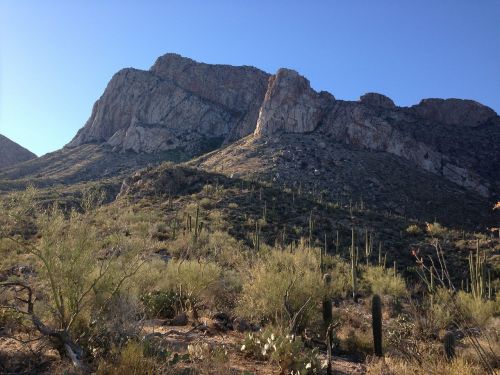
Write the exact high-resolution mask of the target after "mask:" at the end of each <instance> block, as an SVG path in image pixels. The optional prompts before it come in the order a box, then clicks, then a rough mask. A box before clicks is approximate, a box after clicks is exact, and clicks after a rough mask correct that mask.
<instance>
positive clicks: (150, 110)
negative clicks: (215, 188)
mask: <svg viewBox="0 0 500 375" xmlns="http://www.w3.org/2000/svg"><path fill="white" fill-rule="evenodd" d="M268 76H269V75H268V74H267V73H264V72H262V71H260V70H258V69H256V68H253V67H247V66H243V67H236V66H229V65H210V64H203V63H198V62H196V61H194V60H191V59H188V58H185V57H182V56H180V55H177V54H166V55H164V56H162V57H160V58H158V59H157V61H156V62H155V64H154V65H153V66H152V67H151V69H150V70H148V71H143V70H137V69H123V70H121V71H120V72H118V73H117V74H115V75H114V76H113V78H112V79H111V81H110V82H109V84H108V86H107V87H106V90H105V91H104V93H103V95H102V96H101V98H100V99H99V100H98V101H97V102H96V103H95V105H94V108H93V110H92V114H91V116H90V118H89V120H88V121H87V123H86V124H85V126H84V127H83V128H82V129H81V130H80V131H79V132H78V134H77V135H76V137H75V138H74V139H73V140H72V141H71V142H70V143H69V144H68V145H67V146H68V147H77V146H79V145H83V144H86V143H95V142H106V143H108V144H109V145H111V146H113V148H114V149H115V150H116V151H135V152H137V153H141V152H145V153H157V152H163V151H170V150H172V151H173V150H179V151H182V152H183V153H185V154H187V155H192V156H194V155H197V154H200V153H202V152H204V151H205V152H206V151H207V150H209V149H213V148H214V147H216V146H219V145H220V144H221V143H227V142H230V141H233V140H235V139H239V138H241V137H243V136H246V135H248V134H250V133H252V132H253V130H254V128H255V123H256V121H257V116H258V111H259V108H260V105H261V103H262V100H263V98H264V94H265V92H266V87H267V79H268Z"/></svg>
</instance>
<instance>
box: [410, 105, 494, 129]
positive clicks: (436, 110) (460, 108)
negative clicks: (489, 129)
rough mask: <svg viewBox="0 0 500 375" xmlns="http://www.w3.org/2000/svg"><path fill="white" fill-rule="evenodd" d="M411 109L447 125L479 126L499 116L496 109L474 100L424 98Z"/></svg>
mask: <svg viewBox="0 0 500 375" xmlns="http://www.w3.org/2000/svg"><path fill="white" fill-rule="evenodd" d="M411 109H412V110H413V111H414V112H415V113H416V114H417V115H418V116H420V117H423V118H424V119H426V120H429V121H432V122H438V123H442V124H446V125H461V126H479V125H481V124H484V123H485V122H486V121H488V120H489V119H491V118H494V117H497V114H496V113H495V111H494V110H492V109H491V108H489V107H486V106H485V105H482V104H480V103H478V102H476V101H474V100H463V99H423V100H422V101H421V102H420V103H419V104H417V105H415V106H413V107H411Z"/></svg>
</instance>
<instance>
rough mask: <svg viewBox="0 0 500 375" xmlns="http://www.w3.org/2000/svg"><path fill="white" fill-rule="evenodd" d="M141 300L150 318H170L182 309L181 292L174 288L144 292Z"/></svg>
mask: <svg viewBox="0 0 500 375" xmlns="http://www.w3.org/2000/svg"><path fill="white" fill-rule="evenodd" d="M141 302H142V303H143V304H144V308H145V313H146V315H147V317H148V318H162V319H170V318H173V317H174V316H175V315H176V314H177V313H178V311H179V310H180V309H181V300H180V296H179V293H178V292H177V291H173V290H169V291H154V292H149V293H146V294H143V295H142V296H141Z"/></svg>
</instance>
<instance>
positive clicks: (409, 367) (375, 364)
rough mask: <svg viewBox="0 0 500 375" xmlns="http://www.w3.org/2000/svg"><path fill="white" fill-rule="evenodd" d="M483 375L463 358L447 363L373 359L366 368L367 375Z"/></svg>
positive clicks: (397, 358)
mask: <svg viewBox="0 0 500 375" xmlns="http://www.w3.org/2000/svg"><path fill="white" fill-rule="evenodd" d="M483 373H484V372H483V370H482V369H481V367H479V366H477V365H474V364H471V363H469V362H467V361H466V360H464V359H463V358H456V359H454V360H453V361H451V362H447V361H444V360H443V359H442V358H436V357H432V356H431V357H425V358H421V361H417V360H412V361H408V360H404V359H402V358H399V357H386V358H385V359H383V360H381V359H373V360H371V361H369V362H368V364H367V367H366V374H367V375H411V374H434V375H471V374H483Z"/></svg>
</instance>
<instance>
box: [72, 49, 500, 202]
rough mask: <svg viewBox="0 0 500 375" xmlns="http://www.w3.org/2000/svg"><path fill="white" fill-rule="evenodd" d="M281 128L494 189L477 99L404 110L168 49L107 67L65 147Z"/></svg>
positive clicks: (198, 140) (372, 96)
mask: <svg viewBox="0 0 500 375" xmlns="http://www.w3.org/2000/svg"><path fill="white" fill-rule="evenodd" d="M284 133H293V134H309V133H317V134H319V135H323V136H328V138H329V139H332V140H333V141H335V142H341V143H344V144H347V145H350V146H354V147H359V148H361V149H365V150H370V151H375V152H387V153H390V154H393V155H396V156H398V157H401V158H403V159H406V160H407V161H409V162H410V164H409V167H412V168H413V167H419V168H422V169H424V170H426V171H429V172H432V173H434V174H436V175H439V176H441V177H444V178H445V179H447V180H449V181H452V182H454V183H456V184H458V185H459V186H462V187H464V188H467V189H471V190H473V191H475V192H477V193H479V194H481V195H482V196H485V197H486V196H489V195H492V194H497V193H499V191H500V187H499V186H500V171H499V169H498V165H499V164H500V142H496V141H495V140H498V139H500V117H499V116H498V115H497V114H496V113H495V112H494V111H493V110H492V109H490V108H488V107H486V106H484V105H481V104H479V103H477V102H474V101H472V100H460V99H425V100H422V101H421V102H420V103H419V104H417V105H414V106H412V107H409V108H404V107H397V106H396V105H395V104H394V102H393V101H392V100H391V99H390V98H388V97H386V96H384V95H381V94H377V93H367V94H365V95H363V96H361V98H360V100H359V101H351V102H350V101H342V100H337V99H335V98H334V97H333V95H331V94H329V93H327V92H319V93H318V92H316V91H314V90H313V89H312V88H311V87H310V84H309V81H308V80H307V79H306V78H304V77H302V76H300V75H299V74H298V73H297V72H295V71H293V70H289V69H280V70H278V72H277V73H276V74H274V75H269V74H267V73H265V72H262V71H260V70H258V69H256V68H253V67H247V66H242V67H234V66H228V65H209V64H203V63H198V62H195V61H193V60H191V59H188V58H184V57H182V56H179V55H176V54H166V55H164V56H162V57H160V58H158V59H157V61H156V62H155V63H154V65H153V66H152V67H151V69H150V70H148V71H142V70H137V69H131V68H128V69H123V70H121V71H120V72H118V73H117V74H115V76H114V77H113V78H112V79H111V81H110V82H109V84H108V86H107V88H106V90H105V92H104V94H103V95H102V97H101V98H100V99H99V100H98V101H97V102H96V103H95V105H94V108H93V110H92V114H91V116H90V118H89V120H88V121H87V123H86V124H85V126H84V127H83V128H82V129H81V130H80V131H79V132H78V134H77V135H76V137H75V138H74V139H73V140H72V141H71V142H70V143H69V144H68V147H69V148H72V147H78V146H81V145H85V144H88V143H104V144H107V145H110V146H111V148H112V150H113V151H115V152H126V151H134V152H136V153H147V154H158V153H162V152H166V151H169V152H170V151H175V152H182V154H183V155H186V156H187V157H192V156H196V155H201V154H203V153H205V152H207V151H209V150H212V149H215V148H217V147H219V146H221V145H227V144H229V143H231V142H234V141H236V140H238V139H240V138H243V137H245V136H247V135H250V134H253V136H254V137H255V138H256V139H260V138H269V137H279V136H280V134H284Z"/></svg>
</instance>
